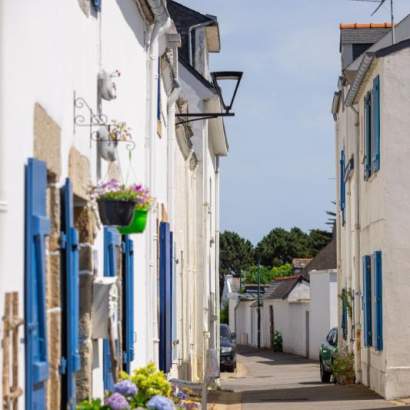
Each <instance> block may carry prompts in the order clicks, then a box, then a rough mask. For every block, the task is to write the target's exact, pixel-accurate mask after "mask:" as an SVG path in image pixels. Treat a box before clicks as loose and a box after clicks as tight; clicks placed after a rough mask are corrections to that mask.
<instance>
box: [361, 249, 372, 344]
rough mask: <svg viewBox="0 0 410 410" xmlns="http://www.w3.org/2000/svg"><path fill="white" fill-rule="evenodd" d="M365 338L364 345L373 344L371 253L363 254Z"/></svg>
mask: <svg viewBox="0 0 410 410" xmlns="http://www.w3.org/2000/svg"><path fill="white" fill-rule="evenodd" d="M363 340H364V346H371V345H372V283H371V258H370V256H369V255H366V256H363Z"/></svg>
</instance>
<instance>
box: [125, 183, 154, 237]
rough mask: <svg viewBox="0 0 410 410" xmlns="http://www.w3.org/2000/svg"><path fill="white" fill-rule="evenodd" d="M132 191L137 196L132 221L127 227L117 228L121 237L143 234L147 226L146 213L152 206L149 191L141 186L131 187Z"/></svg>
mask: <svg viewBox="0 0 410 410" xmlns="http://www.w3.org/2000/svg"><path fill="white" fill-rule="evenodd" d="M132 189H133V190H134V192H135V193H136V194H137V204H136V206H135V209H134V213H133V216H132V220H131V222H130V224H129V225H128V226H125V227H122V228H118V230H119V232H120V233H121V234H122V235H130V234H134V233H143V232H144V231H145V227H146V226H147V220H148V212H149V210H150V208H151V206H152V202H153V198H152V196H151V195H150V193H149V190H148V189H146V188H144V187H143V186H142V185H133V186H132Z"/></svg>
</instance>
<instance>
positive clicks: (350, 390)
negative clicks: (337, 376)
mask: <svg viewBox="0 0 410 410" xmlns="http://www.w3.org/2000/svg"><path fill="white" fill-rule="evenodd" d="M221 387H222V391H221V392H218V393H216V394H214V395H211V400H210V402H212V403H215V407H214V408H215V409H218V410H219V409H229V410H262V409H289V410H293V409H305V410H307V409H312V410H313V409H315V410H316V409H326V410H330V409H337V410H345V409H346V410H347V409H349V410H361V409H410V406H409V405H406V404H405V403H404V402H389V401H385V400H383V399H381V398H380V397H379V396H378V395H376V394H375V393H374V392H372V391H370V390H369V389H367V388H366V387H364V386H361V385H353V386H339V385H335V384H322V383H320V381H319V365H318V363H317V362H314V361H310V360H306V359H303V358H301V357H298V356H293V355H288V354H285V353H271V352H267V351H263V352H257V351H255V350H252V351H251V350H246V351H242V352H241V354H238V370H237V372H236V374H232V373H224V374H223V376H222V386H221Z"/></svg>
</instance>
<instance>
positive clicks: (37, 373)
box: [24, 158, 50, 410]
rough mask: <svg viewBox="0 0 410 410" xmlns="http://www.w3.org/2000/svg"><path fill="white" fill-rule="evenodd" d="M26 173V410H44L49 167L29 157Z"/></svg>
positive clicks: (46, 357)
mask: <svg viewBox="0 0 410 410" xmlns="http://www.w3.org/2000/svg"><path fill="white" fill-rule="evenodd" d="M25 172H26V175H25V176H26V185H25V278H24V282H25V283H24V287H25V290H24V295H25V297H24V318H25V320H24V332H25V341H26V344H25V359H26V360H25V366H26V370H25V377H26V380H25V385H26V388H25V393H26V394H25V408H26V410H42V409H45V407H46V395H45V393H46V381H47V379H48V348H47V318H46V295H45V277H46V262H45V236H46V235H47V234H48V233H49V232H50V221H49V219H48V217H47V211H46V197H47V168H46V164H45V162H43V161H39V160H37V159H33V158H30V159H29V160H28V164H27V166H26V169H25Z"/></svg>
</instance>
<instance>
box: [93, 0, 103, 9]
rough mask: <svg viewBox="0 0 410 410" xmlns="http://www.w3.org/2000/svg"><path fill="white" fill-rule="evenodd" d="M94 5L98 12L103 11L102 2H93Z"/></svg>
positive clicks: (96, 0) (98, 0) (97, 0)
mask: <svg viewBox="0 0 410 410" xmlns="http://www.w3.org/2000/svg"><path fill="white" fill-rule="evenodd" d="M92 3H93V6H94V8H95V10H96V11H101V0H92Z"/></svg>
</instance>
